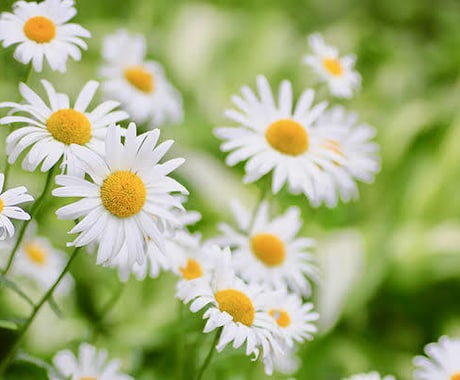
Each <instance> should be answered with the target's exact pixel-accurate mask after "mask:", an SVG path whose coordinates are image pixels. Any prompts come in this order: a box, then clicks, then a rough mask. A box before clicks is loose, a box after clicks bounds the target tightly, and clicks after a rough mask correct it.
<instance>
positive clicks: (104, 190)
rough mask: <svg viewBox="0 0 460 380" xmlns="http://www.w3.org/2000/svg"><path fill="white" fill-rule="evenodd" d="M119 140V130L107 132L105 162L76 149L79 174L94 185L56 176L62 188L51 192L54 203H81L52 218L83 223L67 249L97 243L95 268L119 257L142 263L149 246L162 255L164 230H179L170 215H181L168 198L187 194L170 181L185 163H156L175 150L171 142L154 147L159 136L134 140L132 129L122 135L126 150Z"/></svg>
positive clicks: (155, 133) (176, 203)
mask: <svg viewBox="0 0 460 380" xmlns="http://www.w3.org/2000/svg"><path fill="white" fill-rule="evenodd" d="M121 135H122V131H121V128H120V127H119V126H112V127H110V128H109V131H108V132H107V136H106V140H105V145H106V152H105V159H102V158H101V157H100V156H98V155H97V154H95V153H93V152H91V151H88V153H86V154H83V153H84V151H83V149H82V148H81V147H80V146H76V149H77V150H78V152H79V153H82V156H84V157H82V165H83V169H84V170H85V172H86V173H87V174H88V175H89V176H90V178H91V180H92V181H89V180H86V179H83V178H78V177H75V176H71V175H58V176H56V183H57V184H58V185H60V186H62V187H60V188H57V189H55V190H53V195H54V196H57V197H82V198H83V199H81V200H79V201H77V202H74V203H71V204H69V205H67V206H64V207H61V208H60V209H58V210H57V211H56V214H57V216H58V218H60V219H71V220H74V219H78V218H83V219H82V220H81V221H80V222H79V223H78V224H77V225H76V226H75V227H74V228H72V230H71V231H70V233H79V236H78V237H77V238H76V239H75V240H74V241H73V242H72V243H69V245H72V246H77V247H81V246H85V245H88V244H90V243H92V242H97V243H99V247H98V251H97V263H98V264H106V265H107V264H110V263H109V261H110V260H111V259H112V258H113V257H115V256H116V255H117V254H119V253H120V254H123V255H127V256H128V257H129V259H128V260H127V262H129V263H130V264H132V263H133V262H134V261H137V262H138V263H143V262H144V260H145V249H146V247H145V242H146V241H149V240H151V241H152V242H153V243H154V244H155V245H156V247H157V249H159V250H161V251H164V237H163V235H164V230H165V228H173V227H178V225H179V223H178V221H177V218H176V216H175V215H174V214H173V213H172V212H171V210H172V209H174V208H176V209H183V207H182V204H181V202H180V201H179V200H178V199H177V198H176V197H174V196H173V195H171V194H170V193H172V192H179V193H187V190H186V189H185V188H184V187H183V186H182V185H180V184H179V183H178V182H177V181H175V180H174V179H172V178H171V177H169V176H168V174H169V173H171V172H172V171H173V170H174V169H176V168H177V167H178V166H180V165H181V164H182V163H183V162H184V159H182V158H176V159H172V160H169V161H167V162H165V163H162V164H159V163H158V161H159V160H160V159H161V158H162V157H163V156H164V154H165V153H166V152H167V151H168V149H169V148H170V147H171V145H172V144H173V141H172V140H168V141H165V142H163V143H161V144H160V145H158V146H156V144H157V141H158V139H159V137H160V131H159V130H158V129H156V130H153V131H150V132H148V133H144V134H142V135H139V136H136V125H135V124H134V123H131V124H130V125H129V127H128V130H127V131H126V137H125V139H124V144H122V142H121ZM125 245H126V247H125ZM122 248H123V250H122Z"/></svg>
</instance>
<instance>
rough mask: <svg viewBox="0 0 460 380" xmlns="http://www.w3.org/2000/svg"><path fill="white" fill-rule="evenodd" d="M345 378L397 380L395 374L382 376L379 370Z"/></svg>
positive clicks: (356, 379) (351, 379)
mask: <svg viewBox="0 0 460 380" xmlns="http://www.w3.org/2000/svg"><path fill="white" fill-rule="evenodd" d="M345 380H395V378H394V377H393V376H384V377H382V376H380V374H379V373H378V372H375V371H373V372H369V373H361V374H358V375H353V376H351V377H348V378H347V379H345Z"/></svg>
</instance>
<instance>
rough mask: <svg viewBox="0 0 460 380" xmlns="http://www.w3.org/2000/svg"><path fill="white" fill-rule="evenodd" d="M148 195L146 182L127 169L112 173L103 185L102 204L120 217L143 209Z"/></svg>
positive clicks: (125, 216)
mask: <svg viewBox="0 0 460 380" xmlns="http://www.w3.org/2000/svg"><path fill="white" fill-rule="evenodd" d="M146 197H147V190H146V189H145V185H144V182H142V180H141V179H140V178H139V177H138V176H137V175H136V174H134V173H131V172H129V171H125V170H120V171H117V172H114V173H112V174H110V175H109V176H108V177H107V178H106V179H105V180H104V182H103V183H102V186H101V199H102V204H103V205H104V207H105V208H106V209H107V211H109V212H110V213H111V214H112V215H115V216H118V217H119V218H127V217H129V216H132V215H134V214H137V213H138V212H139V211H141V210H142V207H143V206H144V203H145V199H146Z"/></svg>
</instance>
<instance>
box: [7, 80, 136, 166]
mask: <svg viewBox="0 0 460 380" xmlns="http://www.w3.org/2000/svg"><path fill="white" fill-rule="evenodd" d="M42 84H43V87H44V88H45V90H46V93H47V96H48V103H49V105H48V104H46V103H45V102H44V101H43V100H42V99H41V98H40V96H39V95H37V94H36V93H35V92H34V91H32V90H31V89H30V88H29V87H28V86H27V85H25V84H24V83H21V84H20V85H19V92H20V93H21V95H22V97H23V98H24V99H25V101H26V103H14V102H3V103H0V108H2V107H9V108H12V109H13V111H14V112H15V113H19V114H16V115H12V116H6V117H3V118H2V119H0V125H1V124H3V125H5V124H16V123H19V124H25V126H23V127H20V128H17V129H16V130H15V131H13V132H12V133H10V135H9V136H8V137H7V139H6V144H7V146H6V153H7V154H8V162H9V163H10V164H13V163H14V162H16V160H17V159H18V157H19V155H20V154H21V153H22V152H24V151H25V150H26V149H28V148H29V147H30V150H29V151H28V152H27V153H26V155H25V157H24V160H23V162H22V167H23V169H25V170H28V171H34V170H35V169H36V168H37V167H38V166H39V165H40V164H41V163H42V166H41V170H42V171H43V172H46V171H48V170H50V169H51V168H52V167H53V166H54V165H55V164H56V163H57V162H58V161H59V160H60V159H61V158H62V159H63V161H62V167H63V169H66V170H67V172H68V173H69V174H74V175H78V174H80V175H82V173H81V169H79V166H80V159H79V158H80V155H81V154H85V150H93V151H95V152H97V153H99V154H103V152H104V139H105V135H106V133H107V127H108V126H109V125H110V124H114V123H118V122H119V121H121V120H124V119H127V118H128V114H127V113H126V112H124V111H113V110H114V109H115V108H116V107H117V106H118V105H119V103H117V102H114V101H107V102H103V103H101V104H99V105H98V106H97V107H96V108H94V109H93V110H92V111H88V110H87V108H88V106H89V104H90V103H91V101H92V99H93V97H94V94H95V92H96V90H97V88H98V86H99V83H98V82H96V81H89V82H88V83H86V85H85V86H84V87H83V89H82V90H81V92H80V94H79V95H78V97H77V100H76V101H75V104H74V105H73V107H71V106H70V101H69V97H68V96H67V95H66V94H61V93H57V92H56V90H55V89H54V87H53V86H52V85H51V84H50V83H49V82H48V81H46V80H42ZM77 146H80V147H84V148H85V149H84V150H82V149H80V150H78V151H77V150H76V149H75V148H76V147H77Z"/></svg>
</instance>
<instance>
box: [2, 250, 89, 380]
mask: <svg viewBox="0 0 460 380" xmlns="http://www.w3.org/2000/svg"><path fill="white" fill-rule="evenodd" d="M79 250H80V247H76V248H75V249H74V251H73V253H72V255H71V256H70V259H69V261H68V262H67V264H66V266H65V267H64V269H63V270H62V272H61V274H60V275H59V277H58V278H57V280H56V281H55V282H54V284H53V286H52V287H51V288H49V289H48V291H47V292H46V293H45V295H44V296H43V297H42V298H41V300H40V302H39V303H38V304H37V305H36V306H35V307H34V308H33V310H32V314H31V315H30V317H29V318H27V320H26V322H25V323H24V325H23V327H22V329H21V331H20V332H19V334H18V336H17V338H16V341H15V342H14V344H13V345H12V346H11V347H10V348H9V350H8V351H7V353H6V355H5V357H4V359H3V360H2V362H1V363H0V378H2V374H3V373H4V372H5V370H6V368H7V367H8V365H9V363H10V362H11V360H12V358H13V356H14V354H15V353H16V351H17V349H18V347H19V344H20V343H21V341H22V339H23V338H24V335H25V333H26V332H27V330H28V329H29V327H30V325H31V324H32V322H33V321H34V319H35V317H36V315H37V314H38V312H39V311H40V309H41V308H42V306H43V305H44V304H45V303H46V302H47V301H48V300H49V299H50V297H51V296H52V295H53V293H54V291H55V290H56V288H57V287H58V285H59V284H60V282H61V280H62V279H63V278H64V276H65V275H66V274H67V272H68V271H69V268H70V265H71V264H72V262H73V261H74V260H75V258H76V257H77V254H78V251H79Z"/></svg>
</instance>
